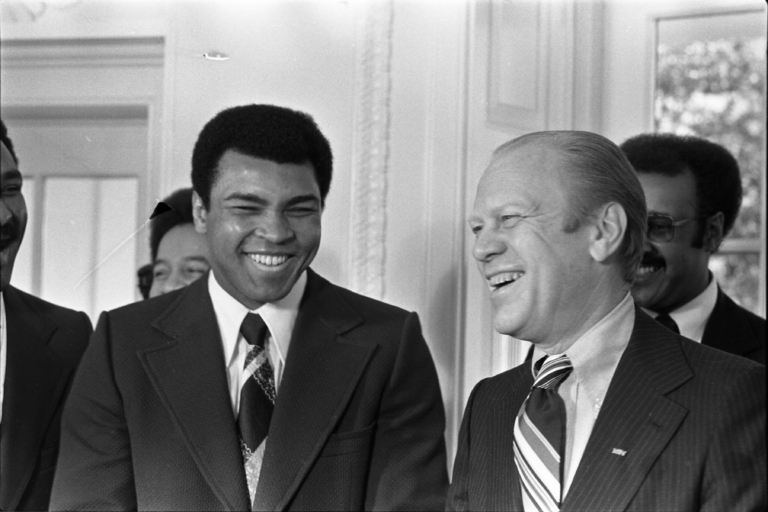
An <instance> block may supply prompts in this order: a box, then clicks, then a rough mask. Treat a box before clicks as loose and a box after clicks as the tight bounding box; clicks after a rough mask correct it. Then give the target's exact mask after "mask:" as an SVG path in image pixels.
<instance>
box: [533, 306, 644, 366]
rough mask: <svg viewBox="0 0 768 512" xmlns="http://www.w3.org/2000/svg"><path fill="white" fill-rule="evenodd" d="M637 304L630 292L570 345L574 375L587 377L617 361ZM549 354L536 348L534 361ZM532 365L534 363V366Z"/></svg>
mask: <svg viewBox="0 0 768 512" xmlns="http://www.w3.org/2000/svg"><path fill="white" fill-rule="evenodd" d="M634 305H635V303H634V301H633V300H632V296H631V295H630V294H629V292H627V294H626V295H625V296H624V298H623V299H622V300H621V302H619V304H618V305H617V306H616V307H615V308H613V309H612V310H611V312H610V313H608V314H607V315H606V316H604V317H603V319H602V320H600V321H599V322H597V323H596V324H595V325H593V326H592V328H591V329H589V330H588V331H587V332H585V333H584V334H583V335H582V336H581V337H580V338H579V339H577V340H576V341H575V342H574V343H573V345H571V346H570V347H568V350H566V351H565V354H566V355H567V356H568V359H570V360H571V364H572V365H573V373H574V376H578V377H579V378H580V379H584V378H588V377H589V376H590V375H599V374H600V373H602V371H603V370H604V369H610V368H615V367H616V365H618V362H619V359H621V356H622V354H623V353H624V349H626V348H627V345H628V344H629V338H630V336H631V335H632V329H633V328H634V325H635V307H634ZM546 355H547V354H546V353H544V351H542V350H540V349H539V348H535V349H534V352H533V358H532V360H531V364H532V365H534V364H536V361H538V360H539V359H541V358H542V357H544V356H546ZM533 368H534V367H533V366H531V370H533Z"/></svg>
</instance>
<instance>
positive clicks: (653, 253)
mask: <svg viewBox="0 0 768 512" xmlns="http://www.w3.org/2000/svg"><path fill="white" fill-rule="evenodd" d="M666 264H667V260H665V259H664V256H662V255H661V253H660V252H659V250H658V249H656V248H655V247H653V246H651V250H650V251H645V252H644V253H643V259H642V260H641V262H640V265H642V266H654V267H662V266H666Z"/></svg>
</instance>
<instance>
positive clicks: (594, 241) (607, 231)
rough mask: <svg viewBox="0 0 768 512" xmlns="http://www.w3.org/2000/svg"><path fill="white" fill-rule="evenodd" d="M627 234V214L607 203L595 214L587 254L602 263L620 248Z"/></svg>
mask: <svg viewBox="0 0 768 512" xmlns="http://www.w3.org/2000/svg"><path fill="white" fill-rule="evenodd" d="M626 232H627V213H626V212H625V211H624V208H623V207H622V206H621V205H620V204H618V203H607V204H605V205H603V206H602V208H601V209H600V210H599V211H598V212H597V213H596V214H595V216H594V220H593V223H592V226H591V228H590V237H589V254H590V256H592V259H593V260H595V261H597V262H599V263H603V262H605V261H607V260H608V259H609V258H610V257H611V256H612V255H614V254H615V253H616V252H617V251H618V250H619V247H621V242H622V241H623V240H624V234H625V233H626Z"/></svg>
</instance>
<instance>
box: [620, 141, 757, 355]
mask: <svg viewBox="0 0 768 512" xmlns="http://www.w3.org/2000/svg"><path fill="white" fill-rule="evenodd" d="M621 149H622V150H623V151H624V153H625V154H626V155H627V158H628V159H629V161H630V163H631V164H632V166H633V167H634V168H635V170H636V171H637V173H638V177H639V178H640V183H641V184H642V185H643V191H644V192H645V199H646V203H647V206H648V212H649V215H648V240H647V241H646V244H645V251H644V253H643V261H642V263H641V264H640V270H638V275H637V278H636V279H635V282H634V284H633V285H632V297H634V299H635V302H636V303H637V304H638V305H639V306H641V307H643V308H644V309H645V310H646V311H647V312H648V313H649V314H651V315H652V316H654V318H657V319H659V320H660V321H662V322H664V323H665V324H666V325H668V326H669V327H670V328H671V329H672V330H676V332H679V333H680V334H682V335H683V336H685V337H687V338H690V339H692V340H694V341H700V342H701V343H703V344H704V345H709V346H711V347H715V348H718V349H720V350H724V351H726V352H730V353H731V354H736V355H739V356H743V357H747V358H749V359H752V360H753V361H757V362H758V363H761V364H765V319H763V318H760V317H759V316H757V315H755V314H754V313H752V312H751V311H748V310H746V309H744V308H743V307H741V306H739V305H738V304H736V302H734V301H733V299H731V298H730V297H729V296H728V295H726V294H725V292H723V290H722V289H721V288H720V287H719V286H718V284H717V281H716V280H715V278H714V276H713V275H712V272H710V271H709V260H710V257H711V256H712V255H713V254H715V253H716V252H717V250H718V248H719V247H720V244H721V243H722V241H723V238H725V237H726V236H727V235H728V233H729V232H730V231H731V228H733V225H734V222H735V221H736V217H737V215H738V214H739V207H740V206H741V199H742V195H743V193H742V189H741V176H740V173H739V164H738V163H737V162H736V159H735V158H733V155H731V154H730V153H729V152H728V150H727V149H725V148H724V147H722V146H720V145H719V144H715V143H714V142H710V141H707V140H704V139H701V138H699V137H691V136H687V137H683V136H679V135H673V134H666V133H665V134H662V133H647V134H642V135H638V136H636V137H632V138H630V139H628V140H626V141H625V142H624V143H623V144H622V145H621Z"/></svg>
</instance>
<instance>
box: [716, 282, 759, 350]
mask: <svg viewBox="0 0 768 512" xmlns="http://www.w3.org/2000/svg"><path fill="white" fill-rule="evenodd" d="M701 342H702V343H703V344H704V345H709V346H710V347H715V348H718V349H720V350H724V351H725V352H729V353H731V354H736V355H737V356H742V357H746V358H748V359H751V360H753V361H756V362H758V363H760V364H765V319H763V318H760V317H759V316H757V315H755V314H754V313H752V312H751V311H748V310H746V309H744V308H743V307H741V306H739V305H738V304H736V303H735V302H734V301H733V300H732V299H731V298H730V297H728V296H727V295H726V294H725V293H723V290H721V289H720V288H719V287H718V289H717V302H716V303H715V309H713V310H712V314H711V315H710V316H709V320H707V326H706V327H705V328H704V335H703V336H702V338H701Z"/></svg>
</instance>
